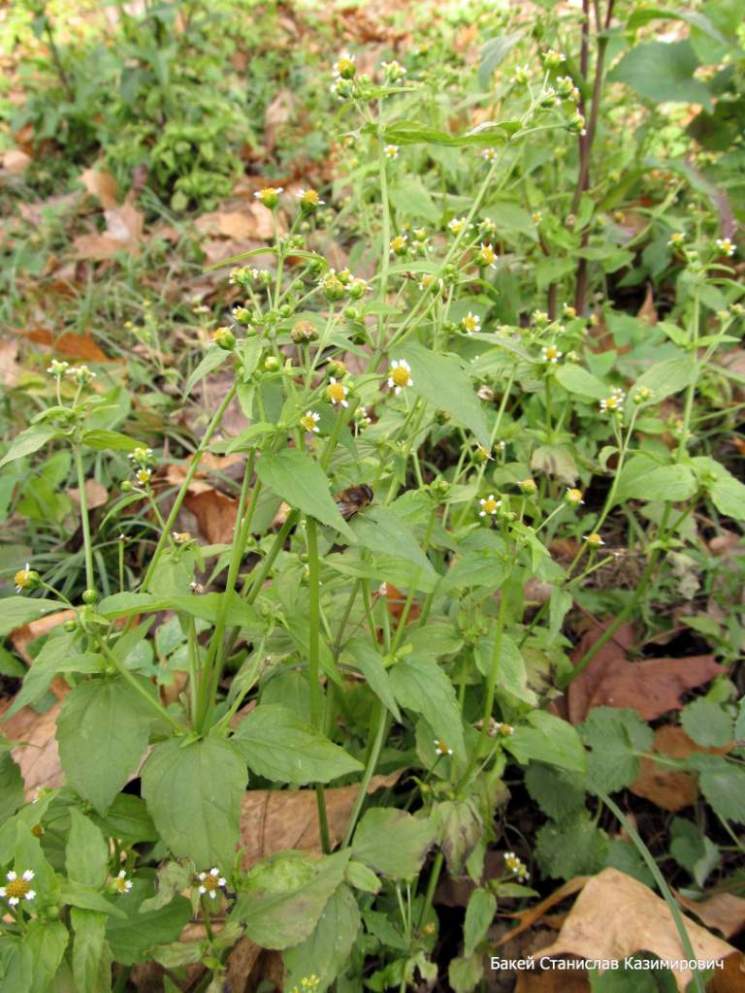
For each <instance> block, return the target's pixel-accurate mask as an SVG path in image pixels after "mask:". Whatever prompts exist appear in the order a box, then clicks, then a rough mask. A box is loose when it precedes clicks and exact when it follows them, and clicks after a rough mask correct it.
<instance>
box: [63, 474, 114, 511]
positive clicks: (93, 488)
mask: <svg viewBox="0 0 745 993" xmlns="http://www.w3.org/2000/svg"><path fill="white" fill-rule="evenodd" d="M67 492H68V493H69V495H70V498H71V499H72V500H73V501H74V503H76V504H78V506H79V505H80V490H79V489H78V487H77V486H75V487H73V488H72V489H70V490H68V491H67ZM85 495H86V497H87V502H88V510H95V509H96V507H103V505H104V504H105V503H106V502H107V500H108V499H109V491H108V490H107V489H106V487H105V486H103V485H102V484H101V483H99V482H98V481H97V480H95V479H86V481H85Z"/></svg>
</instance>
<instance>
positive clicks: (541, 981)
mask: <svg viewBox="0 0 745 993" xmlns="http://www.w3.org/2000/svg"><path fill="white" fill-rule="evenodd" d="M515 993H590V983H589V981H588V979H587V976H586V974H585V972H584V971H583V970H581V969H580V970H574V969H566V970H559V969H546V970H545V971H542V972H518V973H517V985H516V986H515Z"/></svg>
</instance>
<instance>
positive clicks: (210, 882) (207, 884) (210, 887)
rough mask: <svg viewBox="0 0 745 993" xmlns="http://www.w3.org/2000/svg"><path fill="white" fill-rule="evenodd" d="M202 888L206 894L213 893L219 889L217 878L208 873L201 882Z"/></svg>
mask: <svg viewBox="0 0 745 993" xmlns="http://www.w3.org/2000/svg"><path fill="white" fill-rule="evenodd" d="M202 886H204V888H205V889H206V890H207V892H208V893H214V892H216V891H217V890H219V889H220V880H219V878H218V877H217V876H213V875H212V874H211V873H209V872H208V873H207V875H206V876H205V878H204V879H203V880H202Z"/></svg>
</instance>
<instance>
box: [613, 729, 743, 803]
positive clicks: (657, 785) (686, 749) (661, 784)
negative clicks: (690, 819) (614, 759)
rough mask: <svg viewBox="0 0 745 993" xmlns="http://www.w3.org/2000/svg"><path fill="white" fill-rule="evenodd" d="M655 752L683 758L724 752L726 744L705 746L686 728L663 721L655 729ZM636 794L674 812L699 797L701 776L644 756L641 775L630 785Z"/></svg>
mask: <svg viewBox="0 0 745 993" xmlns="http://www.w3.org/2000/svg"><path fill="white" fill-rule="evenodd" d="M652 748H653V750H654V751H655V752H658V753H659V754H660V755H664V756H667V757H669V758H675V759H684V758H687V757H688V756H689V755H692V754H694V752H703V753H705V754H708V755H724V754H726V753H727V751H728V750H729V749H727V748H703V747H701V745H697V744H696V742H695V741H692V740H691V739H690V738H689V737H688V735H687V734H686V733H685V731H684V730H683V728H681V727H678V726H677V725H675V724H664V725H663V726H662V727H659V728H657V730H656V731H655V733H654V744H653V746H652ZM629 789H630V790H631V792H632V793H635V794H636V796H641V797H644V798H645V799H647V800H651V801H652V803H654V804H656V805H657V806H658V807H661V808H662V809H663V810H669V811H671V812H673V813H675V812H676V811H678V810H682V809H683V808H684V807H690V805H691V804H693V803H695V802H696V800H697V798H698V780H697V779H696V777H695V776H694V775H692V774H691V773H689V772H683V771H681V770H680V769H672V768H670V767H669V766H665V765H658V764H657V763H656V762H655V761H654V759H650V758H646V757H643V758H642V759H640V762H639V775H638V776H637V778H636V779H635V780H634V782H633V783H632V784H631V786H630V787H629Z"/></svg>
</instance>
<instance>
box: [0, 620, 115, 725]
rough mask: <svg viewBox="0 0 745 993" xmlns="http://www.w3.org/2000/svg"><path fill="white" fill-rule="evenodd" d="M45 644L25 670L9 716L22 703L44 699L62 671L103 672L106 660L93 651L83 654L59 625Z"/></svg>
mask: <svg viewBox="0 0 745 993" xmlns="http://www.w3.org/2000/svg"><path fill="white" fill-rule="evenodd" d="M58 630H59V634H57V633H56V632H55V633H53V634H52V635H51V636H50V637H49V638H48V639H47V641H46V642H45V643H44V644H43V645H42V647H41V651H40V652H39V654H38V655H37V656H36V658H35V659H34V661H33V664H32V665H31V668H30V669H28V671H27V672H26V675H25V678H24V680H23V685H22V686H21V689H20V690H19V692H18V693H17V694H16V697H15V699H14V701H13V704H12V706H11V707H10V708H9V709H8V711H7V716H8V717H12V716H13V714H15V713H16V712H17V711H19V710H20V709H21V708H22V707H29V706H30V707H33V706H34V705H35V704H37V703H38V702H39V700H41V699H42V697H43V696H44V695H45V693H46V692H47V690H48V689H49V687H50V685H51V683H52V680H53V679H54V677H55V676H56V675H58V674H59V673H62V672H84V673H89V674H93V673H100V672H102V671H103V669H104V665H105V660H104V658H103V656H101V655H95V654H93V653H85V654H81V653H80V652H79V651H76V650H75V648H74V644H75V639H74V637H73V636H71V635H69V634H68V633H67V632H66V631H62V630H61V628H59V629H58Z"/></svg>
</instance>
